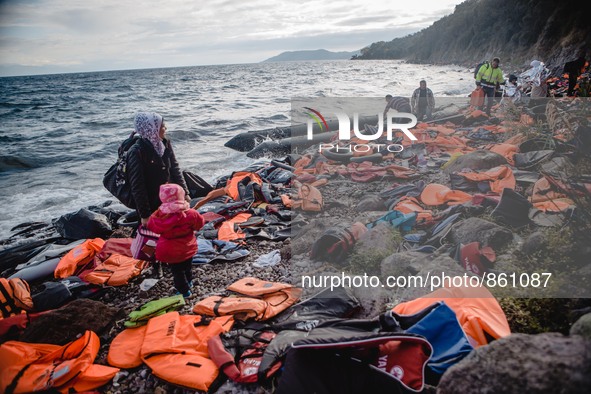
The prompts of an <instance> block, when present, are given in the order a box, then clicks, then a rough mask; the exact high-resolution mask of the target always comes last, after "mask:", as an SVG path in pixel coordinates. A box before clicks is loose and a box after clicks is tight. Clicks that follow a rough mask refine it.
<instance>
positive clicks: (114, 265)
mask: <svg viewBox="0 0 591 394" xmlns="http://www.w3.org/2000/svg"><path fill="white" fill-rule="evenodd" d="M146 265H147V262H145V261H142V260H137V259H134V258H133V257H127V256H123V255H121V254H112V255H111V256H109V258H108V259H106V260H105V261H103V262H102V263H100V264H99V265H97V266H96V268H95V269H94V270H93V271H92V272H90V273H89V274H87V275H85V276H84V277H83V278H82V279H84V280H85V281H87V282H90V283H94V284H95V285H103V284H107V285H109V286H123V285H126V284H128V283H129V280H130V279H131V278H135V277H136V276H138V275H139V274H140V273H141V272H142V270H143V269H144V268H145V267H146Z"/></svg>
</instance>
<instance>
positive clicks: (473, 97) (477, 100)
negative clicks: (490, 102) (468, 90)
mask: <svg viewBox="0 0 591 394" xmlns="http://www.w3.org/2000/svg"><path fill="white" fill-rule="evenodd" d="M470 105H471V106H473V107H482V106H483V105H484V89H479V88H476V89H474V90H473V91H472V94H470Z"/></svg>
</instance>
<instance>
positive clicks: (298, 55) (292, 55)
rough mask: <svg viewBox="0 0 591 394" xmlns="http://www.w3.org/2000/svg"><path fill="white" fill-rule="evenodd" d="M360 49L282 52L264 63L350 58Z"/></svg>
mask: <svg viewBox="0 0 591 394" xmlns="http://www.w3.org/2000/svg"><path fill="white" fill-rule="evenodd" d="M358 54H359V51H353V52H331V51H327V50H326V49H316V50H310V51H288V52H282V53H280V54H279V55H277V56H273V57H271V58H269V59H267V60H263V63H268V62H291V61H297V60H344V59H346V60H348V59H351V57H353V56H355V55H358Z"/></svg>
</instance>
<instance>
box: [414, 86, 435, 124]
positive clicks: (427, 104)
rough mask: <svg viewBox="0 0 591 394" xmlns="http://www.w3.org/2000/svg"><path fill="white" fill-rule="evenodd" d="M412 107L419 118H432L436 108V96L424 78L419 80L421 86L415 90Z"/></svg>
mask: <svg viewBox="0 0 591 394" xmlns="http://www.w3.org/2000/svg"><path fill="white" fill-rule="evenodd" d="M410 107H411V110H412V113H413V114H415V115H416V117H417V120H423V117H426V120H429V119H431V114H432V113H433V108H435V97H433V92H432V91H431V89H429V88H428V87H427V81H425V80H424V79H423V80H421V81H420V82H419V87H418V88H416V89H415V91H414V92H413V94H412V97H411V99H410Z"/></svg>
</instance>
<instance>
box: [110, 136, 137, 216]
mask: <svg viewBox="0 0 591 394" xmlns="http://www.w3.org/2000/svg"><path fill="white" fill-rule="evenodd" d="M138 140H139V137H136V136H135V132H133V133H131V135H130V136H129V137H128V138H127V139H126V140H125V141H123V142H122V143H121V145H120V146H119V149H118V157H117V161H116V162H115V164H113V165H112V166H111V168H109V170H108V171H107V172H106V173H105V175H104V177H103V185H105V188H106V189H107V190H108V191H109V192H110V193H111V194H112V195H113V196H115V197H116V198H117V199H118V200H119V201H121V203H122V204H123V205H125V206H126V207H128V208H132V209H134V208H135V200H134V199H133V196H132V194H131V186H130V185H129V181H128V178H127V153H128V151H129V149H130V148H131V147H132V146H134V145H135V143H136V142H137V141H138Z"/></svg>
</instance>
